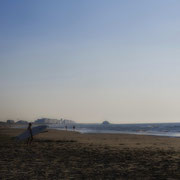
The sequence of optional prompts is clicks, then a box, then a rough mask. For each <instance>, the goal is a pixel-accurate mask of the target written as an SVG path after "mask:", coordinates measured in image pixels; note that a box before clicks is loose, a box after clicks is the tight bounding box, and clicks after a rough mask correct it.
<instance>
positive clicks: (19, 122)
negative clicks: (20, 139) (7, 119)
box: [16, 120, 28, 124]
mask: <svg viewBox="0 0 180 180" xmlns="http://www.w3.org/2000/svg"><path fill="white" fill-rule="evenodd" d="M16 124H28V122H27V121H24V120H19V121H17V122H16Z"/></svg>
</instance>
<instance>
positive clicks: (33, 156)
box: [0, 128, 180, 179]
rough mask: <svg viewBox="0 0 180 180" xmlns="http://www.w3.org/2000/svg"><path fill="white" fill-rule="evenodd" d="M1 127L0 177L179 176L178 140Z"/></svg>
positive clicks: (177, 177)
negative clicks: (27, 133) (23, 136)
mask: <svg viewBox="0 0 180 180" xmlns="http://www.w3.org/2000/svg"><path fill="white" fill-rule="evenodd" d="M23 131H24V129H13V128H1V129H0V141H1V143H0V177H1V178H0V179H180V138H169V137H157V136H144V135H128V134H80V133H78V132H70V131H59V130H48V132H46V133H41V134H39V135H37V136H35V137H34V141H33V143H32V145H31V146H27V145H26V143H25V142H19V143H17V142H16V141H15V140H14V139H13V137H15V136H17V135H18V134H20V133H21V132H23Z"/></svg>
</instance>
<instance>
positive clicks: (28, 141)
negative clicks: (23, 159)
mask: <svg viewBox="0 0 180 180" xmlns="http://www.w3.org/2000/svg"><path fill="white" fill-rule="evenodd" d="M31 126H32V124H31V123H29V125H28V128H27V130H28V131H29V133H30V137H29V138H28V140H27V145H28V144H31V143H32V141H33V134H32V128H31Z"/></svg>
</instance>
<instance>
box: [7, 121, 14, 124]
mask: <svg viewBox="0 0 180 180" xmlns="http://www.w3.org/2000/svg"><path fill="white" fill-rule="evenodd" d="M7 123H8V124H14V123H15V122H14V120H7Z"/></svg>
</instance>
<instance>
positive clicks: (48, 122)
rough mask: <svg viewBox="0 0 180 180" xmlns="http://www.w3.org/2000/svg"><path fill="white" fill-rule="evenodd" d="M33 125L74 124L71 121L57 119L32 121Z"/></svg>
mask: <svg viewBox="0 0 180 180" xmlns="http://www.w3.org/2000/svg"><path fill="white" fill-rule="evenodd" d="M34 123H36V124H73V123H75V122H74V121H72V120H67V119H60V120H58V119H49V118H41V119H37V120H36V121H34Z"/></svg>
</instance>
